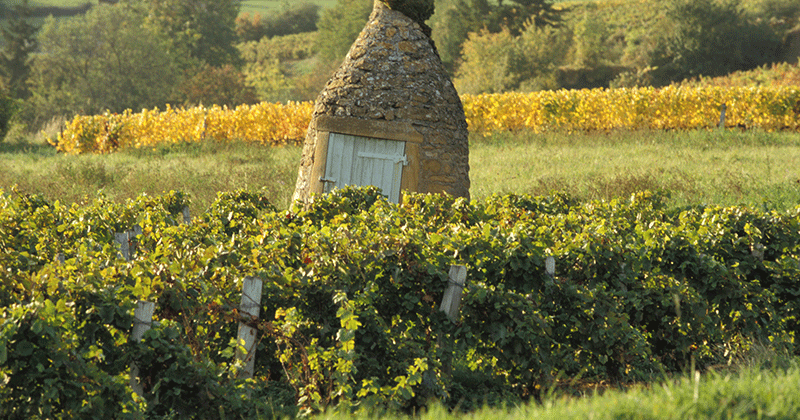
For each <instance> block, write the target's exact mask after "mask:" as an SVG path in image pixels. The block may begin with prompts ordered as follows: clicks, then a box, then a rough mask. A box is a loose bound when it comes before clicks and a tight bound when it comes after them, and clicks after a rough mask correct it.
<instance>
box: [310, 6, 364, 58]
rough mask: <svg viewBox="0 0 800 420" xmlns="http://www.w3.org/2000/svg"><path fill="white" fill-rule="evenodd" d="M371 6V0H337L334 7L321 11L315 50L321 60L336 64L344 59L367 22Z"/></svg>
mask: <svg viewBox="0 0 800 420" xmlns="http://www.w3.org/2000/svg"><path fill="white" fill-rule="evenodd" d="M372 6H373V3H372V0H338V2H337V3H336V5H335V6H334V7H332V8H330V9H327V10H325V11H323V12H322V14H321V15H320V18H319V22H317V27H318V28H319V35H318V37H317V43H318V44H317V50H318V52H319V56H320V58H321V59H322V60H324V61H336V62H337V64H338V63H340V62H341V61H342V59H344V56H345V55H346V54H347V51H348V50H349V49H350V46H351V45H352V44H353V41H355V40H356V38H357V37H358V34H359V33H360V32H361V29H363V28H364V25H365V24H366V23H367V18H368V17H369V14H370V12H372Z"/></svg>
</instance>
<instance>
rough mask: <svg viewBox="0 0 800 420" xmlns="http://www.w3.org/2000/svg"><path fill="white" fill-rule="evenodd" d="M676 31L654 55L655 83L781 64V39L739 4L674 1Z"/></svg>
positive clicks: (671, 9) (672, 15)
mask: <svg viewBox="0 0 800 420" xmlns="http://www.w3.org/2000/svg"><path fill="white" fill-rule="evenodd" d="M666 13H667V18H668V19H669V20H670V21H671V22H672V25H673V26H672V28H671V31H670V32H669V33H668V34H667V36H666V37H665V39H664V40H663V41H662V42H661V43H660V44H659V45H658V46H657V47H656V49H655V51H654V52H653V58H652V65H653V66H654V67H655V70H654V74H653V75H652V77H653V81H652V82H653V83H655V84H660V85H664V84H668V83H669V82H672V81H680V80H683V79H688V78H690V77H698V76H701V75H702V76H709V77H714V76H722V75H725V74H728V73H731V72H734V71H737V70H747V69H752V68H756V67H758V66H761V65H764V64H766V63H769V62H772V61H774V60H776V59H777V57H778V53H779V49H780V45H781V39H780V37H779V35H778V34H777V33H775V32H774V31H773V30H771V28H769V26H767V24H766V23H765V22H753V21H750V20H749V19H748V17H747V16H746V15H745V13H744V11H743V10H742V9H741V5H740V2H739V1H727V2H722V3H720V2H717V1H714V0H673V1H672V2H670V4H669V6H668V7H667V10H666Z"/></svg>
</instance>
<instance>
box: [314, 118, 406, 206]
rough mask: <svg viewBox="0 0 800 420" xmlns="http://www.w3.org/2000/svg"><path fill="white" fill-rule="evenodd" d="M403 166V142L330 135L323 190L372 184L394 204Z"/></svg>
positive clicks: (398, 194)
mask: <svg viewBox="0 0 800 420" xmlns="http://www.w3.org/2000/svg"><path fill="white" fill-rule="evenodd" d="M406 164H407V159H406V156H405V142H402V141H395V140H382V139H373V138H367V137H358V136H350V135H346V134H340V133H330V135H329V137H328V158H327V161H326V164H325V177H324V179H323V182H324V183H325V186H324V189H323V191H324V192H329V191H331V190H332V189H334V188H341V187H344V186H346V185H373V186H376V187H378V188H380V189H381V190H382V191H383V194H384V195H386V196H388V197H389V200H390V201H393V202H395V203H396V202H399V201H400V180H401V178H402V174H403V166H405V165H406Z"/></svg>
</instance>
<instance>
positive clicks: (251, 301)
mask: <svg viewBox="0 0 800 420" xmlns="http://www.w3.org/2000/svg"><path fill="white" fill-rule="evenodd" d="M262 285H263V282H262V280H261V279H260V278H258V277H251V276H247V277H245V278H244V282H243V284H242V302H241V304H240V306H239V311H240V312H241V316H242V321H250V322H252V321H255V320H256V319H258V315H259V312H260V311H261V288H262ZM256 334H257V330H256V329H255V328H253V327H251V326H250V325H249V324H248V323H246V322H239V335H238V339H239V344H242V343H244V350H245V351H246V352H245V351H242V349H241V348H240V347H237V348H236V360H237V361H240V362H242V361H243V362H244V363H245V365H244V369H242V371H240V372H239V377H240V378H252V377H253V372H254V371H255V359H256Z"/></svg>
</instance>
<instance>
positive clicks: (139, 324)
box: [114, 226, 156, 398]
mask: <svg viewBox="0 0 800 420" xmlns="http://www.w3.org/2000/svg"><path fill="white" fill-rule="evenodd" d="M141 234H142V228H141V227H139V226H134V228H133V229H132V230H127V231H125V232H115V233H114V241H115V242H116V243H117V245H119V252H120V254H122V258H124V259H125V261H130V260H131V240H132V239H135V238H136V237H137V236H138V235H141ZM155 309H156V304H155V302H147V301H144V300H139V301H138V302H136V309H135V310H134V311H133V331H131V340H133V341H135V342H138V341H140V340H141V339H142V337H143V336H144V333H145V331H147V330H149V329H150V325H151V324H152V321H153V312H155ZM130 383H131V389H132V390H133V392H134V393H136V394H137V395H139V396H140V397H142V398H144V388H143V387H142V384H141V382H139V367H138V366H136V362H131V374H130Z"/></svg>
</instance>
